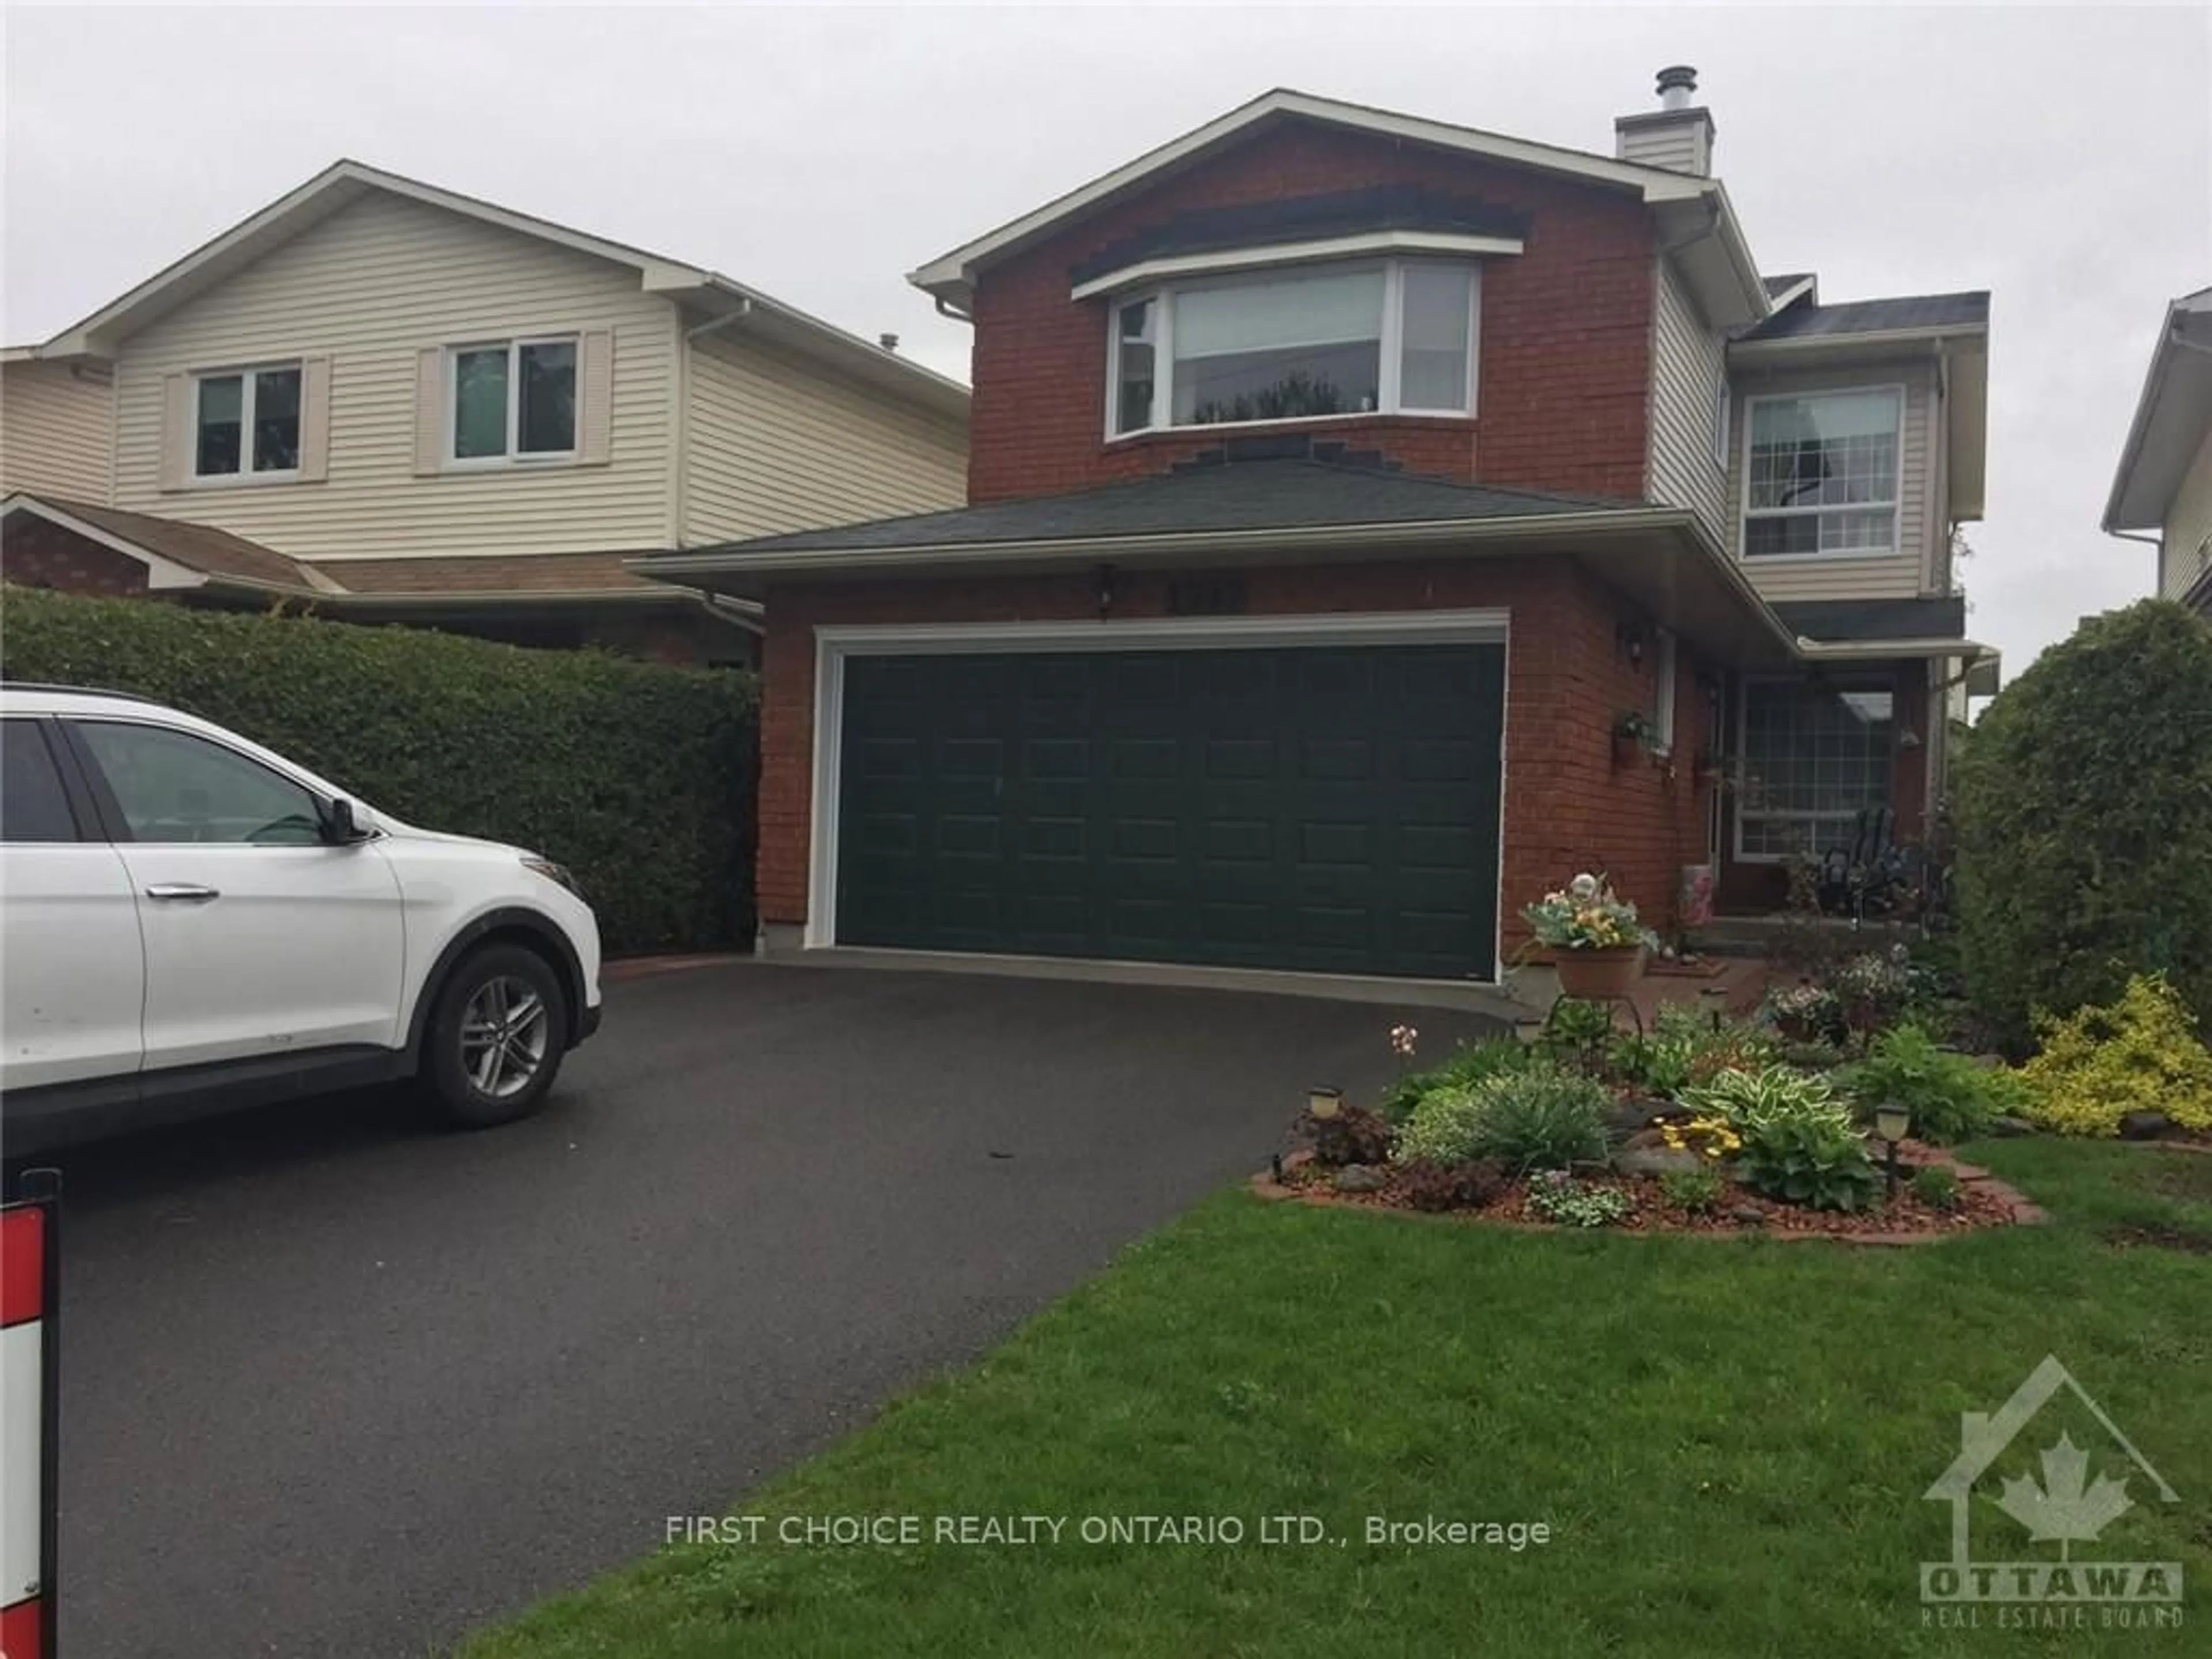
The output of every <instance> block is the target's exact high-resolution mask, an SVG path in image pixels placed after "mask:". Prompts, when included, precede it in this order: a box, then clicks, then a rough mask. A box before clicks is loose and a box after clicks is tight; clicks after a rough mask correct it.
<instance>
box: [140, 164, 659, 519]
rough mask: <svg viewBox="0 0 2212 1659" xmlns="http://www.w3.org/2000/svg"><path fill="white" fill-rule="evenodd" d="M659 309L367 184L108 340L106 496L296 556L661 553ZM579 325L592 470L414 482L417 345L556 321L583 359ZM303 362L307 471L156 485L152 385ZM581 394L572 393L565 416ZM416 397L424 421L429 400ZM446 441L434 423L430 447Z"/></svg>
mask: <svg viewBox="0 0 2212 1659" xmlns="http://www.w3.org/2000/svg"><path fill="white" fill-rule="evenodd" d="M673 311H674V307H672V306H671V305H670V304H669V302H668V301H665V300H664V299H662V298H660V297H659V296H657V295H648V294H645V293H643V292H641V290H640V289H639V285H638V274H637V272H636V271H635V270H634V269H631V268H628V267H624V266H621V265H617V264H611V263H609V262H606V261H604V260H600V259H596V258H592V257H591V256H590V255H588V254H582V253H576V252H571V251H569V250H568V249H565V248H561V247H556V246H552V245H550V244H549V243H546V242H544V241H541V240H538V239H537V238H534V237H528V236H524V235H521V234H517V233H514V232H511V231H506V230H501V229H500V228H496V227H495V226H490V225H486V224H483V223H481V222H477V221H475V220H471V219H468V218H465V217H462V216H459V215H456V214H452V213H447V212H445V211H443V210H440V209H437V208H434V207H430V206H428V205H425V204H422V203H418V202H413V201H409V200H407V199H405V198H403V197H396V196H391V195H387V194H384V193H382V192H373V193H371V194H369V195H368V196H366V197H362V199H361V200H360V201H358V202H356V203H354V204H350V205H349V206H347V207H345V208H343V209H342V210H340V211H338V212H337V213H336V214H333V215H332V216H331V217H330V218H328V219H325V220H324V221H323V222H321V223H319V224H317V225H314V226H313V227H311V228H308V229H307V230H305V231H303V232H301V234H299V235H298V236H296V237H295V238H293V239H292V240H290V241H289V242H286V243H285V244H283V246H280V247H278V248H276V250H275V251H274V252H270V254H269V255H267V256H266V257H265V258H262V259H260V260H258V261H257V262H256V263H255V264H252V265H250V266H248V267H247V268H246V269H245V270H242V271H240V272H239V273H238V274H237V275H235V276H232V277H231V278H230V279H229V280H228V281H227V282H225V283H221V284H220V285H218V286H217V287H216V288H214V289H210V290H209V291H208V292H207V293H205V294H204V295H200V296H199V297H198V298H197V299H195V300H193V301H191V302H190V303H188V304H187V305H185V306H184V307H181V308H180V309H179V310H178V311H176V312H174V313H171V314H170V315H169V316H167V317H165V318H162V319H161V320H159V321H158V322H155V323H154V324H152V325H149V326H148V327H147V328H146V329H144V330H143V331H141V332H139V333H137V334H135V335H132V336H131V337H129V338H128V339H126V340H125V342H124V343H123V348H122V356H121V359H120V362H119V363H118V372H117V376H116V397H117V446H116V478H115V503H116V505H117V506H118V507H128V508H131V509H134V510H136V511H139V512H144V513H161V514H163V515H165V516H167V517H171V518H179V519H186V520H195V521H198V522H203V523H208V524H214V525H219V526H222V528H224V529H226V530H230V531H234V532H237V533H238V534H240V535H242V536H248V537H251V538H253V539H254V540H256V541H260V542H265V543H266V544H269V545H270V546H271V547H274V548H276V549H277V550H279V551H282V552H284V553H288V554H290V555H292V556H295V557H300V558H307V559H343V558H346V557H349V556H350V557H365V558H392V557H395V556H406V555H410V554H419V555H424V556H453V555H460V554H471V553H485V554H502V553H503V554H515V553H588V552H603V551H617V550H629V549H638V550H644V549H651V548H656V547H665V546H666V545H667V544H668V540H669V530H670V524H669V513H668V505H669V502H668V476H669V471H668V469H669V465H670V453H671V451H670V446H669V430H668V426H669V423H668V418H667V410H668V408H669V404H670V400H671V398H672V397H673V395H674V392H673V371H674V367H675V353H674V349H673V344H674V331H673V330H672V329H671V326H670V319H671V315H672V313H673ZM597 331H605V333H606V334H607V335H608V336H609V338H608V340H607V342H606V344H607V345H608V346H609V348H610V355H611V371H612V387H611V401H610V404H609V412H610V416H611V427H610V431H609V434H608V441H609V447H608V456H609V459H608V462H607V464H606V465H596V466H594V465H571V464H568V463H536V464H524V465H500V466H492V467H485V468H473V469H469V470H451V471H447V470H436V471H428V472H427V473H424V474H422V475H419V476H418V474H417V471H416V464H417V458H416V447H417V433H416V427H417V403H418V379H419V376H420V364H421V362H422V354H423V353H424V352H425V351H426V350H436V349H440V348H442V347H444V346H447V345H453V344H463V343H472V342H486V341H493V340H502V339H509V338H513V337H517V336H539V335H549V334H550V335H558V334H568V333H574V334H575V335H577V336H579V337H580V347H581V348H582V349H581V350H580V356H586V357H588V356H590V355H591V349H592V346H593V345H594V344H595V343H596V342H594V341H593V340H592V338H591V337H592V335H593V334H594V333H595V332H597ZM314 356H326V357H327V358H328V360H329V373H330V401H329V410H328V422H329V425H328V432H329V447H328V457H327V459H328V477H327V479H326V480H325V482H322V483H266V484H260V483H216V484H198V485H195V484H192V483H190V481H189V479H188V478H179V479H178V480H177V481H178V482H179V483H181V484H182V486H183V487H181V488H177V489H166V490H165V489H162V488H161V483H162V476H163V465H162V461H163V455H164V448H163V446H164V445H165V444H182V443H185V442H187V441H188V439H187V438H186V437H185V435H183V434H179V433H177V432H175V431H174V430H173V428H174V426H175V425H176V424H177V422H176V421H175V420H174V419H173V418H172V419H171V420H169V421H167V422H165V420H164V409H163V404H164V397H165V392H164V382H165V380H173V378H174V377H176V376H180V375H185V374H191V373H192V372H193V371H196V370H203V369H210V368H224V367H228V366H238V365H245V364H252V363H265V362H278V361H283V360H287V359H290V358H309V357H314ZM591 400H592V393H591V391H590V389H589V388H588V386H586V387H580V397H579V400H578V401H579V410H578V420H579V423H580V425H581V424H583V423H584V422H585V421H586V408H587V406H588V404H590V402H591ZM426 401H428V402H430V403H431V404H432V405H433V406H434V407H435V408H436V409H437V410H438V412H439V415H440V416H441V418H443V416H444V410H443V407H442V404H443V398H442V397H441V398H437V399H435V400H426ZM169 453H170V454H171V455H172V456H175V455H177V454H179V453H182V452H181V451H179V450H175V449H172V450H171V451H170V452H169ZM433 453H434V454H435V456H438V457H441V458H442V456H443V455H444V453H446V449H445V444H444V440H443V436H442V433H441V434H440V435H438V436H437V440H436V442H435V444H434V446H433ZM172 470H173V471H182V472H185V473H188V472H189V468H188V467H185V468H173V469H172Z"/></svg>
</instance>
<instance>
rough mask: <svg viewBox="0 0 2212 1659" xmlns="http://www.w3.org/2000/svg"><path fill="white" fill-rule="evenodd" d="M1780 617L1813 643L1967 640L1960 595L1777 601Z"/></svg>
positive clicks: (1964, 612) (1964, 606)
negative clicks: (1822, 641) (1937, 597)
mask: <svg viewBox="0 0 2212 1659" xmlns="http://www.w3.org/2000/svg"><path fill="white" fill-rule="evenodd" d="M1772 605H1773V610H1774V614H1775V615H1776V616H1778V617H1781V618H1782V623H1783V626H1784V627H1785V628H1787V629H1790V632H1791V633H1793V634H1796V635H1800V636H1802V638H1805V639H1808V640H1957V639H1964V638H1965V637H1966V600H1965V599H1964V598H1962V597H1961V596H1960V595H1958V594H1953V595H1951V596H1949V597H1948V598H1944V599H1777V600H1774V601H1772Z"/></svg>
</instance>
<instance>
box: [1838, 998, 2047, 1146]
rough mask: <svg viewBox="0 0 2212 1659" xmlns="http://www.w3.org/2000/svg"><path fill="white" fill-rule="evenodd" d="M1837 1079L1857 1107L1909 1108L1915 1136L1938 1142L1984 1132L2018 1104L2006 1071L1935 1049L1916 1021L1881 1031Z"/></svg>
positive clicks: (2016, 1085)
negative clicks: (1891, 1105) (1890, 1105)
mask: <svg viewBox="0 0 2212 1659" xmlns="http://www.w3.org/2000/svg"><path fill="white" fill-rule="evenodd" d="M1838 1080H1839V1081H1840V1082H1841V1083H1842V1085H1843V1086H1844V1089H1845V1090H1846V1091H1849V1092H1850V1095H1851V1097H1853V1098H1854V1099H1856V1100H1857V1102H1858V1103H1859V1107H1860V1109H1861V1110H1862V1111H1863V1112H1871V1111H1872V1110H1873V1109H1875V1107H1877V1106H1880V1105H1881V1104H1883V1103H1885V1102H1893V1103H1895V1104H1897V1105H1899V1106H1903V1107H1905V1109H1908V1110H1909V1111H1911V1114H1912V1133H1913V1134H1914V1135H1915V1136H1917V1138H1918V1139H1922V1140H1927V1141H1933V1142H1934V1143H1936V1145H1937V1146H1950V1145H1952V1144H1953V1143H1954V1142H1956V1141H1960V1140H1971V1139H1973V1138H1974V1137H1975V1136H1976V1135H1979V1134H1986V1133H1988V1132H1989V1128H1990V1125H1991V1124H1992V1123H1994V1122H1995V1121H1996V1120H1997V1118H1998V1117H2000V1116H2002V1115H2003V1114H2004V1112H2005V1111H2006V1110H2007V1109H2008V1108H2010V1107H2013V1106H2015V1105H2019V1104H2021V1103H2022V1091H2021V1085H2020V1084H2019V1082H2018V1080H2017V1079H2015V1078H2014V1076H2013V1075H2012V1073H2009V1072H2002V1071H1992V1070H1990V1068H1988V1067H1986V1066H1979V1065H1977V1064H1976V1063H1975V1062H1974V1061H1973V1060H1970V1059H1968V1058H1967V1057H1966V1055H1965V1054H1954V1053H1952V1052H1951V1051H1950V1050H1949V1049H1948V1048H1938V1047H1936V1039H1935V1038H1933V1037H1931V1036H1929V1035H1928V1033H1927V1032H1926V1031H1924V1030H1922V1029H1921V1028H1920V1027H1919V1026H1917V1025H1899V1026H1895V1027H1893V1028H1892V1029H1891V1030H1887V1031H1884V1032H1883V1033H1882V1034H1881V1036H1879V1037H1877V1038H1875V1042H1874V1046H1873V1047H1872V1048H1869V1050H1868V1051H1867V1055H1866V1058H1865V1059H1863V1060H1860V1061H1859V1062H1858V1064H1857V1065H1856V1066H1850V1067H1849V1068H1848V1069H1846V1070H1845V1071H1844V1073H1842V1074H1841V1076H1840V1078H1839V1079H1838Z"/></svg>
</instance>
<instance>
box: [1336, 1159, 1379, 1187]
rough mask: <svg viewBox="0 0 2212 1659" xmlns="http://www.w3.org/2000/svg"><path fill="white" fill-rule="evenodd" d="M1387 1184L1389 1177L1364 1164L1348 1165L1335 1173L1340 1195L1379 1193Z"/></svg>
mask: <svg viewBox="0 0 2212 1659" xmlns="http://www.w3.org/2000/svg"><path fill="white" fill-rule="evenodd" d="M1389 1184H1390V1177H1389V1176H1387V1175H1385V1174H1383V1171H1382V1170H1377V1169H1373V1168H1370V1166H1369V1165H1367V1164H1346V1166H1345V1167H1344V1168H1343V1169H1341V1170H1338V1171H1337V1172H1336V1190H1337V1191H1339V1192H1340V1193H1379V1192H1381V1191H1382V1190H1383V1188H1385V1187H1387V1186H1389Z"/></svg>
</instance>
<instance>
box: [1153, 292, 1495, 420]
mask: <svg viewBox="0 0 2212 1659" xmlns="http://www.w3.org/2000/svg"><path fill="white" fill-rule="evenodd" d="M1478 289H1479V283H1478V280H1477V276H1476V270H1475V267H1474V265H1473V264H1466V263H1449V262H1443V261H1435V260H1395V259H1394V260H1389V261H1387V262H1384V263H1382V264H1363V265H1356V266H1334V267H1322V268H1318V269H1314V270H1298V271H1272V272H1267V273H1264V274H1255V275H1250V276H1234V277H1227V278H1218V279H1209V280H1206V281H1195V282H1190V283H1175V284H1170V285H1169V286H1166V287H1163V288H1159V289H1153V290H1152V291H1151V292H1149V293H1146V294H1142V295H1131V296H1128V297H1126V298H1123V299H1121V300H1120V301H1116V302H1115V306H1114V307H1113V310H1112V313H1111V334H1110V349H1109V356H1110V357H1111V359H1112V361H1111V364H1110V371H1109V372H1110V376H1111V380H1110V384H1111V386H1112V387H1113V395H1112V400H1111V408H1110V410H1109V426H1110V428H1111V431H1112V433H1113V435H1115V436H1120V435H1123V434H1126V433H1132V432H1144V431H1148V430H1152V429H1154V428H1161V427H1188V426H1212V425H1217V424H1223V423H1228V422H1237V423H1240V424H1241V423H1244V422H1258V421H1293V420H1303V419H1310V418H1313V417H1316V416H1331V415H1359V414H1372V413H1376V412H1389V413H1413V414H1436V415H1467V414H1470V413H1472V412H1473V410H1474V356H1475V305H1476V299H1477V293H1478Z"/></svg>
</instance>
